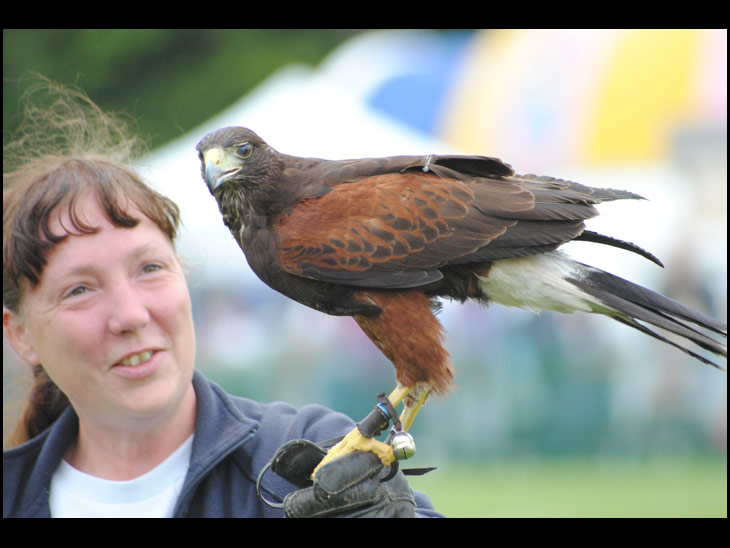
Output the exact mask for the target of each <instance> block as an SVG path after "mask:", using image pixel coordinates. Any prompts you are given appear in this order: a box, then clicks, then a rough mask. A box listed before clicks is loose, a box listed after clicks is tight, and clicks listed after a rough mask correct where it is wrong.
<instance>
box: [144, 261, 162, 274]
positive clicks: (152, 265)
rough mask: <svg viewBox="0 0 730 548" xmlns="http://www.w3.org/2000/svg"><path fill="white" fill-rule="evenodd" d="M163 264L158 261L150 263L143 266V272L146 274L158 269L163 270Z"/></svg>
mask: <svg viewBox="0 0 730 548" xmlns="http://www.w3.org/2000/svg"><path fill="white" fill-rule="evenodd" d="M161 269H162V266H161V265H159V264H157V263H149V264H146V265H144V266H143V267H142V272H144V273H145V274H149V273H151V272H157V271H158V270H161Z"/></svg>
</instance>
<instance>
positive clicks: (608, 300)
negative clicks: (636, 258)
mask: <svg viewBox="0 0 730 548" xmlns="http://www.w3.org/2000/svg"><path fill="white" fill-rule="evenodd" d="M581 266H582V267H583V269H584V270H583V269H581V270H582V272H581V276H579V277H578V278H576V279H573V278H572V277H567V278H566V280H567V281H569V282H570V283H572V284H574V285H575V286H577V287H578V288H579V289H580V290H582V291H583V292H584V293H587V294H588V295H590V296H592V297H595V299H596V301H597V302H594V303H592V304H593V305H594V306H596V309H595V310H594V311H595V312H599V313H603V314H606V315H608V316H611V317H613V318H614V319H616V320H618V321H620V322H622V323H624V324H626V325H630V326H631V327H633V328H635V329H638V330H639V331H642V332H643V333H646V334H647V335H650V336H652V337H654V338H655V339H659V340H660V341H663V342H665V343H667V344H671V345H672V346H675V347H677V348H679V349H680V350H682V351H683V352H686V353H687V354H689V355H690V356H692V357H694V358H697V359H698V360H700V361H702V362H704V363H707V364H709V365H712V366H713V367H717V368H718V369H724V368H723V367H721V366H719V365H718V364H716V363H714V362H713V361H711V360H708V359H707V358H705V357H704V356H701V355H700V354H698V353H696V352H694V351H692V350H691V349H690V348H687V347H686V346H684V345H683V344H682V343H681V342H677V341H675V340H670V339H668V338H667V337H664V336H662V335H660V334H659V333H657V332H655V331H653V330H651V329H650V328H648V327H647V326H646V325H644V324H642V323H639V322H640V321H643V322H646V323H649V324H651V325H653V326H656V327H659V328H662V329H665V330H667V331H669V332H671V333H674V334H676V335H679V336H680V337H683V338H684V339H686V340H687V341H691V342H693V343H695V344H696V345H698V346H699V347H701V348H704V349H705V350H708V351H710V352H712V353H713V354H717V355H719V356H724V357H726V358H727V343H724V344H723V343H722V342H720V341H718V340H715V339H714V338H712V337H710V336H708V335H706V334H705V333H702V332H701V331H699V330H698V329H697V328H698V327H699V328H703V329H706V330H709V331H711V332H714V333H716V334H718V335H720V336H721V337H724V338H725V339H727V324H724V323H722V322H719V321H717V320H714V319H713V318H710V317H709V316H706V315H705V314H702V313H701V312H698V311H696V310H693V309H692V308H690V307H688V306H685V305H683V304H680V303H678V302H676V301H674V300H672V299H669V298H667V297H664V296H662V295H659V294H658V293H655V292H654V291H651V290H649V289H646V288H644V287H641V286H640V285H637V284H635V283H632V282H629V281H627V280H624V279H622V278H619V277H618V276H614V275H613V274H609V273H608V272H604V271H602V270H599V269H597V268H593V267H590V266H587V265H581Z"/></svg>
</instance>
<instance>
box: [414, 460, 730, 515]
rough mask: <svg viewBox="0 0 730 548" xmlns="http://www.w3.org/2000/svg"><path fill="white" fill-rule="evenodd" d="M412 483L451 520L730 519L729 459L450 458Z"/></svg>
mask: <svg viewBox="0 0 730 548" xmlns="http://www.w3.org/2000/svg"><path fill="white" fill-rule="evenodd" d="M413 466H419V465H418V464H415V463H414V464H413ZM408 481H409V483H410V484H411V486H412V487H413V489H416V490H419V491H423V492H425V493H427V494H428V495H429V496H430V497H431V500H432V501H433V503H434V506H435V507H436V509H437V510H438V511H439V512H441V513H443V514H444V515H446V516H448V517H463V518H467V517H470V518H474V517H637V518H639V517H645V518H648V517H652V518H669V517H705V518H706V517H723V518H726V517H727V458H726V457H725V456H709V457H697V458H679V457H661V458H653V459H651V460H645V461H643V460H641V461H637V460H621V459H587V458H564V459H549V460H537V461H522V462H521V461H516V462H490V463H479V464H475V463H463V462H462V463H460V462H449V463H446V464H443V465H440V466H439V467H438V469H437V470H435V471H433V472H431V473H429V474H427V475H425V476H422V477H410V478H409V480H408Z"/></svg>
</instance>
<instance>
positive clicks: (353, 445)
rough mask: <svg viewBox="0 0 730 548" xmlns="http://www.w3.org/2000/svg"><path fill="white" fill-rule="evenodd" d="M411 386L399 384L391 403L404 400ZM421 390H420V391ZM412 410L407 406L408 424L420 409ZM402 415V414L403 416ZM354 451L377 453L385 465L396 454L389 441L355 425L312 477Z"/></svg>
mask: <svg viewBox="0 0 730 548" xmlns="http://www.w3.org/2000/svg"><path fill="white" fill-rule="evenodd" d="M411 390H412V389H411V388H407V387H405V386H403V385H401V384H398V386H397V387H396V389H395V390H393V392H391V393H390V395H389V396H388V400H390V403H391V404H392V405H393V407H395V406H396V405H398V404H399V403H400V402H402V401H403V400H404V399H406V397H407V396H408V395H409V394H410V392H411ZM419 392H420V391H419ZM427 394H428V389H426V390H425V394H424V395H423V397H422V398H417V400H416V401H420V403H419V404H418V408H420V406H421V405H422V404H423V400H425V397H426V395H427ZM409 410H412V407H408V406H406V407H405V409H404V411H403V415H405V414H406V413H407V412H408V419H407V420H409V422H408V426H410V424H411V423H412V422H413V417H415V416H416V413H417V412H418V409H415V411H410V412H409ZM403 415H401V416H403ZM408 426H406V425H405V424H404V425H403V427H404V429H407V428H408ZM354 451H366V452H370V453H375V454H376V455H377V456H378V457H379V458H380V461H381V462H382V463H383V464H384V465H385V466H390V465H391V464H392V463H393V461H394V460H395V456H394V455H393V448H392V447H391V446H390V445H388V444H387V443H383V442H382V441H378V440H376V439H374V438H368V437H366V436H364V435H363V434H362V433H361V432H360V430H359V429H358V428H357V427H355V428H353V429H352V431H350V433H348V434H347V435H346V436H345V437H344V438H342V440H340V442H339V443H338V444H337V445H335V446H334V447H332V448H331V449H330V450H329V451H328V452H327V455H325V457H324V458H323V459H322V461H321V462H320V463H319V464H318V465H317V467H316V468H315V469H314V472H312V477H314V475H315V474H316V473H317V470H319V468H320V467H322V466H324V465H325V464H327V463H328V462H331V461H333V460H334V459H336V458H339V457H342V456H345V455H347V454H349V453H352V452H354Z"/></svg>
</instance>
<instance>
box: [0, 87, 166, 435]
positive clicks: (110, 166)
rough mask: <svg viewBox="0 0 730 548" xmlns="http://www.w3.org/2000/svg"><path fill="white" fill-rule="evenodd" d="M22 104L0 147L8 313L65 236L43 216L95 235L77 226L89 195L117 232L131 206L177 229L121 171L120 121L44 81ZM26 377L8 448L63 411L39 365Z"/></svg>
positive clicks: (155, 198) (124, 132)
mask: <svg viewBox="0 0 730 548" xmlns="http://www.w3.org/2000/svg"><path fill="white" fill-rule="evenodd" d="M41 92H43V93H41ZM25 99H26V108H25V120H24V122H23V124H22V125H21V127H20V129H19V137H18V139H17V140H16V141H14V142H12V143H11V144H10V145H6V146H4V147H3V148H4V150H3V306H4V307H6V308H8V309H9V310H10V311H11V312H13V313H14V314H19V313H20V312H21V310H22V298H23V287H24V285H25V284H26V283H29V284H30V285H31V287H35V286H37V285H38V283H40V278H41V276H42V273H43V268H44V267H45V265H46V257H47V256H48V253H49V251H50V250H51V249H53V247H54V246H55V245H57V244H58V243H60V242H62V241H63V240H64V239H65V238H66V237H68V234H69V233H71V227H64V228H65V229H66V231H67V233H66V234H61V235H59V234H53V233H52V232H51V230H50V219H51V215H52V214H53V213H54V212H55V211H56V210H57V209H59V208H65V209H66V211H67V213H68V218H69V219H70V221H71V224H72V228H73V231H75V232H73V233H81V234H90V233H94V232H96V231H97V230H98V229H99V228H98V227H93V226H88V225H87V224H84V223H83V222H82V221H81V219H80V217H79V215H78V214H77V212H76V205H77V203H78V198H79V197H81V196H83V195H87V194H89V193H91V194H92V195H94V196H95V198H96V200H97V202H98V203H99V205H100V206H101V208H102V210H103V211H104V212H105V214H106V217H107V218H108V219H109V221H110V222H111V223H112V224H114V225H115V226H118V227H126V228H131V227H134V226H136V225H137V223H139V219H138V218H135V217H133V216H131V215H130V214H129V213H128V212H129V210H130V208H131V207H134V208H136V209H137V210H138V211H140V212H141V213H143V214H144V215H145V216H146V217H148V218H149V219H150V220H151V221H153V222H154V223H155V224H156V225H157V226H158V227H159V228H160V230H162V231H163V232H164V233H165V234H166V235H167V237H168V238H169V239H170V241H171V242H173V241H174V240H175V237H176V235H177V230H178V225H179V210H178V207H177V205H176V204H175V203H174V202H173V201H172V200H170V199H168V198H166V197H164V196H162V195H161V194H160V193H158V192H157V191H155V190H154V189H152V188H151V187H149V186H148V185H147V184H146V183H145V182H144V181H143V180H142V178H141V177H140V176H139V175H138V174H137V173H136V172H135V171H134V170H133V169H132V168H130V167H128V166H129V164H130V163H131V161H132V159H133V156H134V155H135V154H136V153H137V150H138V149H139V147H138V141H137V139H136V138H133V137H130V136H129V135H130V133H129V131H128V125H127V124H126V123H125V122H124V121H123V120H122V119H121V118H119V117H114V116H111V115H108V114H106V113H104V112H102V111H101V110H100V109H99V107H97V106H96V105H95V104H94V103H93V102H92V101H91V100H90V99H89V98H88V97H86V96H85V95H84V94H83V93H81V92H79V91H75V90H71V89H69V88H65V87H63V86H60V85H57V84H53V83H51V82H48V81H45V80H43V81H42V82H41V84H40V85H37V86H35V87H33V88H31V89H30V90H29V91H28V92H27V93H26V95H25ZM47 99H50V102H46V103H45V104H43V102H44V100H47ZM33 376H34V384H33V387H32V389H31V393H30V396H29V399H28V402H27V405H26V408H25V411H24V413H23V416H22V418H21V420H20V422H19V423H18V425H17V426H16V428H15V430H14V432H13V435H12V436H11V438H10V440H9V444H10V445H11V446H15V445H19V444H21V443H23V442H25V441H27V440H29V439H31V438H33V437H35V436H36V435H38V434H39V433H41V432H42V431H43V430H45V429H46V428H47V427H48V426H50V424H51V423H53V422H54V421H55V420H56V419H57V418H58V416H59V415H60V414H61V412H62V411H63V410H64V409H65V408H66V407H68V405H69V401H68V399H67V398H66V396H65V395H64V394H63V393H62V392H61V390H59V388H58V387H57V386H56V385H55V384H54V383H53V381H52V380H51V379H50V377H49V376H48V375H47V374H46V372H45V370H44V369H43V366H42V365H35V366H34V367H33Z"/></svg>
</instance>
